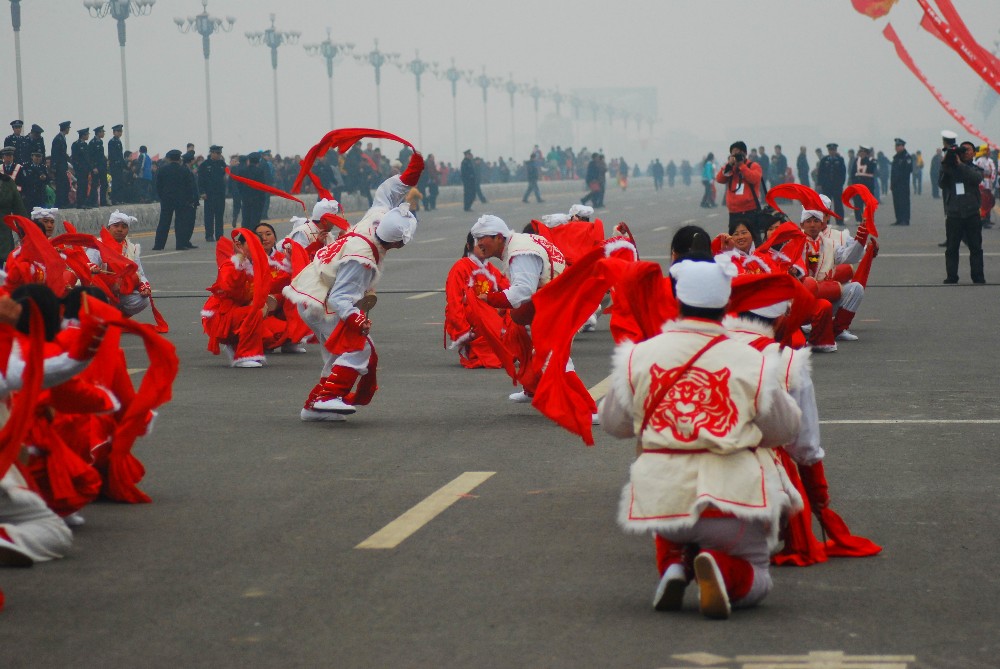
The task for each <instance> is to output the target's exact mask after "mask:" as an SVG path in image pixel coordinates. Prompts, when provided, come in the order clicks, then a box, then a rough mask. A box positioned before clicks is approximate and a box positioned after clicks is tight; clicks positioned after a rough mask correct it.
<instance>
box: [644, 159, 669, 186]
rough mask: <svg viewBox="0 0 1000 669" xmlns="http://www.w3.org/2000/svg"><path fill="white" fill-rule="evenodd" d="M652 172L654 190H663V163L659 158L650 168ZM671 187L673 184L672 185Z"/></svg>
mask: <svg viewBox="0 0 1000 669" xmlns="http://www.w3.org/2000/svg"><path fill="white" fill-rule="evenodd" d="M650 172H652V176H653V188H654V189H656V190H663V163H661V162H660V159H659V158H657V159H656V160H655V161H654V162H653V165H652V166H651V167H650ZM670 185H671V186H672V185H673V184H670Z"/></svg>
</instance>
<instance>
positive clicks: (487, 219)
mask: <svg viewBox="0 0 1000 669" xmlns="http://www.w3.org/2000/svg"><path fill="white" fill-rule="evenodd" d="M471 232H472V237H473V238H474V239H479V238H480V237H492V236H493V235H503V236H504V238H509V237H510V236H511V235H512V234H514V233H513V231H512V230H511V229H510V228H508V227H507V224H506V223H504V221H503V219H502V218H500V217H499V216H494V215H493V214H483V215H482V216H480V217H479V220H478V221H476V224H475V225H473V226H472V230H471Z"/></svg>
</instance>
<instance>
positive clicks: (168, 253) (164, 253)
mask: <svg viewBox="0 0 1000 669" xmlns="http://www.w3.org/2000/svg"><path fill="white" fill-rule="evenodd" d="M155 253H156V255H155V256H143V257H142V259H143V260H150V259H152V258H162V257H163V256H174V255H177V254H178V253H187V251H156V252H155Z"/></svg>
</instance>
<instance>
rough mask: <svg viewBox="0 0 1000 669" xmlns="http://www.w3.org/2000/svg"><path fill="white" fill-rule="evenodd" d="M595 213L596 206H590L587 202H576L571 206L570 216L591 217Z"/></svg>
mask: <svg viewBox="0 0 1000 669" xmlns="http://www.w3.org/2000/svg"><path fill="white" fill-rule="evenodd" d="M593 215H594V208H593V207H588V206H587V205H585V204H574V205H573V206H572V207H570V208H569V217H570V218H573V217H574V216H582V217H583V218H590V217H591V216H593Z"/></svg>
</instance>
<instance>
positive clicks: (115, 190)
mask: <svg viewBox="0 0 1000 669" xmlns="http://www.w3.org/2000/svg"><path fill="white" fill-rule="evenodd" d="M124 127H125V126H123V125H122V124H121V123H119V124H118V125H113V126H111V135H112V137H111V139H109V140H108V174H110V175H111V198H112V200H114V203H115V204H122V203H124V202H128V194H127V191H128V188H127V186H126V185H125V183H124V182H125V147H123V146H122V131H123V128H124Z"/></svg>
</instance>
